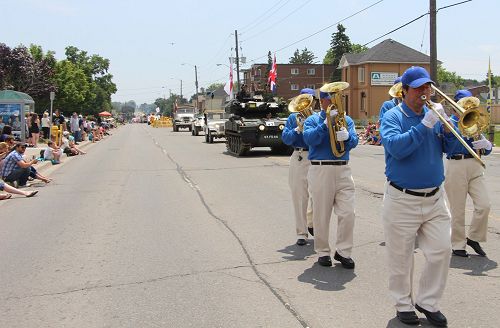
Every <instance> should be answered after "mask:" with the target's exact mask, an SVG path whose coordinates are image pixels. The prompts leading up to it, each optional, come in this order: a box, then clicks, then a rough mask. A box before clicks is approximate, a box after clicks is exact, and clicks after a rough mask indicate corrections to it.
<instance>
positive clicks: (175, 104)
mask: <svg viewBox="0 0 500 328" xmlns="http://www.w3.org/2000/svg"><path fill="white" fill-rule="evenodd" d="M178 108H179V107H178V106H177V99H175V102H174V113H176V112H177V109H178Z"/></svg>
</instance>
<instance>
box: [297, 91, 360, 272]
mask: <svg viewBox="0 0 500 328" xmlns="http://www.w3.org/2000/svg"><path fill="white" fill-rule="evenodd" d="M320 103H321V111H320V113H319V115H311V116H309V117H308V118H307V119H306V121H305V123H304V132H303V133H304V141H305V142H306V144H307V145H308V146H309V160H310V161H311V167H310V168H309V173H308V175H307V180H308V182H309V192H310V195H311V198H312V203H313V213H314V215H313V223H314V249H315V251H316V252H317V253H318V256H319V257H318V263H319V265H321V266H331V265H332V260H331V257H330V244H329V234H330V220H331V215H332V209H333V210H334V211H335V214H336V215H337V218H338V227H337V240H336V252H335V256H334V259H335V260H337V261H339V262H341V263H342V266H343V267H344V268H348V269H353V268H354V261H353V260H352V258H351V251H352V247H353V230H354V217H355V215H354V181H353V179H352V175H351V169H350V167H349V166H348V165H347V164H348V161H349V151H350V150H351V149H353V148H355V147H356V146H357V144H358V136H357V134H356V131H355V129H354V122H353V120H352V119H351V118H350V117H348V116H345V119H346V123H347V129H346V128H345V127H343V128H342V129H340V130H339V131H337V132H336V138H337V140H338V141H343V142H344V145H345V153H344V154H343V155H342V157H340V158H338V157H335V156H334V154H333V151H332V149H331V145H330V135H329V128H328V126H327V120H326V111H325V110H326V109H327V108H328V106H329V105H330V104H331V100H330V94H328V93H325V92H320ZM336 114H337V111H336V110H331V111H330V115H332V117H335V115H336Z"/></svg>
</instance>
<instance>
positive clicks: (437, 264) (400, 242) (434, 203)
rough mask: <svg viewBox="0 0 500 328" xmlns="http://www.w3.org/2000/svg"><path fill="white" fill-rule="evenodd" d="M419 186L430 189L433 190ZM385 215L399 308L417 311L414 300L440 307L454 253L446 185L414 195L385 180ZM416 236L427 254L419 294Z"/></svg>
mask: <svg viewBox="0 0 500 328" xmlns="http://www.w3.org/2000/svg"><path fill="white" fill-rule="evenodd" d="M432 189H433V188H430V189H423V190H416V191H421V192H428V191H430V190H432ZM382 219H383V224H384V234H385V240H386V245H385V246H386V249H387V255H388V270H389V293H390V295H391V297H392V298H393V299H394V302H395V303H396V305H395V306H396V310H397V311H414V304H415V303H414V302H416V303H417V304H418V305H419V306H421V307H422V308H424V309H426V310H428V311H432V312H435V311H439V305H438V303H439V300H440V299H441V297H442V295H443V292H444V287H445V285H446V278H447V277H448V267H449V265H450V257H451V243H450V214H449V212H448V208H447V207H446V203H445V200H444V191H443V188H440V190H439V191H438V192H437V193H436V194H435V195H434V196H432V197H419V196H412V195H408V194H406V193H403V192H401V191H399V190H398V189H396V188H394V187H392V186H390V185H389V183H386V186H385V193H384V201H383V209H382ZM415 239H416V240H417V241H418V247H419V248H420V249H421V250H422V252H423V254H424V257H425V265H424V269H423V271H422V276H421V277H420V283H419V288H418V295H416V297H413V292H412V285H413V256H414V255H413V251H414V248H415Z"/></svg>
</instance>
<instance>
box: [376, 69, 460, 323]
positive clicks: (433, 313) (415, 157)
mask: <svg viewBox="0 0 500 328" xmlns="http://www.w3.org/2000/svg"><path fill="white" fill-rule="evenodd" d="M401 81H402V84H403V102H402V103H401V104H399V105H398V107H396V108H393V109H392V110H390V111H388V112H387V113H385V115H384V118H383V120H382V126H381V134H382V144H383V146H384V148H385V165H386V167H385V174H386V176H387V183H386V185H385V192H384V200H383V210H382V221H383V225H384V235H385V241H386V249H387V254H388V271H389V293H390V295H391V297H392V298H393V300H394V302H395V303H396V304H395V307H396V311H397V312H396V316H397V318H398V319H399V320H400V321H401V322H403V323H405V324H418V323H419V319H418V317H417V315H416V313H415V311H414V310H415V308H416V309H417V310H418V311H420V312H422V313H423V314H425V316H426V317H427V320H428V321H429V322H430V323H431V324H433V325H435V326H440V327H443V326H446V325H447V320H446V317H445V316H444V315H443V314H442V313H441V312H440V311H439V300H440V299H441V296H442V295H443V291H444V287H445V285H446V278H447V276H448V266H449V264H450V257H451V242H450V214H449V212H448V208H447V207H446V204H445V199H444V198H445V197H444V191H443V188H442V187H441V184H442V183H443V181H444V166H443V159H442V156H443V152H444V151H445V148H446V144H447V143H449V142H450V140H453V138H454V136H453V135H452V134H451V133H449V131H446V130H445V131H444V134H443V129H442V124H441V123H440V122H438V121H439V118H438V116H437V114H436V113H435V112H434V111H433V110H430V109H428V108H427V107H426V106H425V104H426V99H430V98H429V97H430V94H431V83H434V82H433V81H432V80H431V78H430V76H429V73H427V71H426V70H425V69H424V68H422V67H415V66H414V67H410V68H408V69H407V70H406V71H405V72H404V74H403V76H402V78H401ZM434 105H436V106H435V107H434V108H435V109H436V110H437V111H439V112H440V114H442V115H443V116H444V117H445V118H446V117H447V116H446V114H444V109H443V107H442V106H438V105H437V104H434ZM443 139H444V140H443ZM415 239H416V240H417V241H418V246H419V248H420V249H421V250H422V252H423V254H424V256H425V264H424V269H423V272H422V275H421V278H420V286H419V288H418V294H417V295H416V297H415V299H414V300H413V299H412V295H414V293H413V292H412V277H413V256H414V255H413V253H414V248H415ZM414 302H415V303H414Z"/></svg>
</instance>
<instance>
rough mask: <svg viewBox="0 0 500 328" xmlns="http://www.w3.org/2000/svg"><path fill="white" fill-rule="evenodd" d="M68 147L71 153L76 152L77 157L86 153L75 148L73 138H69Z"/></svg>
mask: <svg viewBox="0 0 500 328" xmlns="http://www.w3.org/2000/svg"><path fill="white" fill-rule="evenodd" d="M69 147H70V148H71V151H73V150H76V151H77V154H78V155H85V154H86V152H84V151H83V150H81V149H80V148H77V147H76V142H75V138H74V137H73V136H69Z"/></svg>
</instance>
